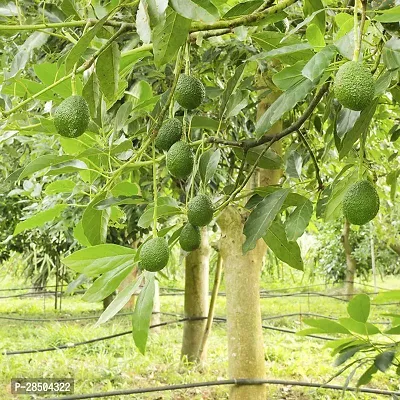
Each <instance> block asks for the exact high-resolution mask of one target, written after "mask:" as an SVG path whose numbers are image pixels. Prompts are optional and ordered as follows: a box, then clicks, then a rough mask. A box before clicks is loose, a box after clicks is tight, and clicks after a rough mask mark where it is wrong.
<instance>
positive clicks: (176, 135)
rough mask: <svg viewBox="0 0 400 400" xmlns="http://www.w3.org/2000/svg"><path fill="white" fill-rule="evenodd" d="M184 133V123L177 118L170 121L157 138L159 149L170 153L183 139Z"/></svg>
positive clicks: (161, 129)
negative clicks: (174, 145)
mask: <svg viewBox="0 0 400 400" xmlns="http://www.w3.org/2000/svg"><path fill="white" fill-rule="evenodd" d="M182 133H183V126H182V122H181V121H179V119H177V118H172V119H169V120H168V121H166V122H165V123H164V124H163V126H162V127H161V128H160V130H159V132H158V135H157V138H156V147H157V149H159V150H165V151H168V150H169V149H170V147H171V146H172V145H173V144H174V143H176V142H178V141H179V140H180V139H181V137H182Z"/></svg>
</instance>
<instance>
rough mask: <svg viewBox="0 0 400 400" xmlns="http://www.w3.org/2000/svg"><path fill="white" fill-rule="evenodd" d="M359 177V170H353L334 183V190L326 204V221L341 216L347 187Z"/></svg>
mask: <svg viewBox="0 0 400 400" xmlns="http://www.w3.org/2000/svg"><path fill="white" fill-rule="evenodd" d="M357 179H358V173H357V171H355V170H354V171H353V172H352V173H351V174H348V175H347V176H345V177H344V178H343V179H341V180H337V181H336V182H334V184H333V190H332V192H331V194H330V196H329V200H328V203H327V204H326V208H325V213H324V219H325V221H332V220H334V219H337V218H339V217H340V216H341V215H342V214H343V212H342V204H343V198H344V196H345V194H346V192H347V189H348V188H349V187H350V185H352V184H353V183H354V182H356V181H357Z"/></svg>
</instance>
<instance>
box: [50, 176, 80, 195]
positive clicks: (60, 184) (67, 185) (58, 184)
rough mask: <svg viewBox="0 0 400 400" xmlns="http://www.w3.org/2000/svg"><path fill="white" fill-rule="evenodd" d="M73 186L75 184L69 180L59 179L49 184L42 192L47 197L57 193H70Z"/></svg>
mask: <svg viewBox="0 0 400 400" xmlns="http://www.w3.org/2000/svg"><path fill="white" fill-rule="evenodd" d="M75 186H76V182H74V181H71V180H70V179H61V180H58V181H54V182H51V183H49V184H48V185H47V186H46V190H45V191H44V192H45V193H46V194H47V195H49V196H51V195H53V194H59V193H72V192H73V190H74V188H75Z"/></svg>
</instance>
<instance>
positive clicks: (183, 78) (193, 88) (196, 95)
mask: <svg viewBox="0 0 400 400" xmlns="http://www.w3.org/2000/svg"><path fill="white" fill-rule="evenodd" d="M205 95H206V91H205V89H204V85H203V84H202V83H201V81H199V80H198V79H197V78H193V76H189V75H185V74H181V75H180V76H179V78H178V83H177V85H176V90H175V100H176V101H177V102H178V103H179V104H180V105H181V106H182V107H183V108H186V109H187V110H193V109H195V108H197V107H198V106H199V105H200V104H201V103H202V102H203V100H204V97H205Z"/></svg>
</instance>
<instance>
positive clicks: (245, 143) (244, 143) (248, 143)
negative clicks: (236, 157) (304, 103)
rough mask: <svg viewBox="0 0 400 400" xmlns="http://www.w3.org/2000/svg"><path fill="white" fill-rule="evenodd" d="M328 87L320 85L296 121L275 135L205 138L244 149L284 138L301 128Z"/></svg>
mask: <svg viewBox="0 0 400 400" xmlns="http://www.w3.org/2000/svg"><path fill="white" fill-rule="evenodd" d="M328 88H329V82H327V83H325V84H324V85H322V87H321V89H320V90H319V91H318V93H317V94H316V96H315V97H314V98H313V99H312V101H311V102H310V104H309V105H308V107H307V109H306V110H305V111H304V113H303V114H302V115H301V116H300V118H299V119H298V120H297V121H296V122H294V123H293V124H292V125H290V126H289V127H287V128H286V129H284V130H283V131H282V132H280V133H277V134H276V135H264V136H261V137H260V138H259V139H245V140H237V141H234V140H225V139H220V138H217V137H209V138H208V139H207V142H208V143H216V144H221V145H224V146H230V147H241V148H244V149H251V148H253V147H257V146H261V145H262V144H264V143H268V142H270V141H272V140H273V141H276V140H280V139H282V138H284V137H285V136H288V135H290V134H291V133H293V132H295V131H297V130H299V129H300V128H301V126H302V125H303V124H304V122H306V121H307V119H308V118H309V117H310V115H311V114H312V113H313V111H314V109H315V108H316V107H317V105H318V104H319V102H320V101H321V99H322V97H323V96H324V94H325V93H326V92H327V91H328Z"/></svg>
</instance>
